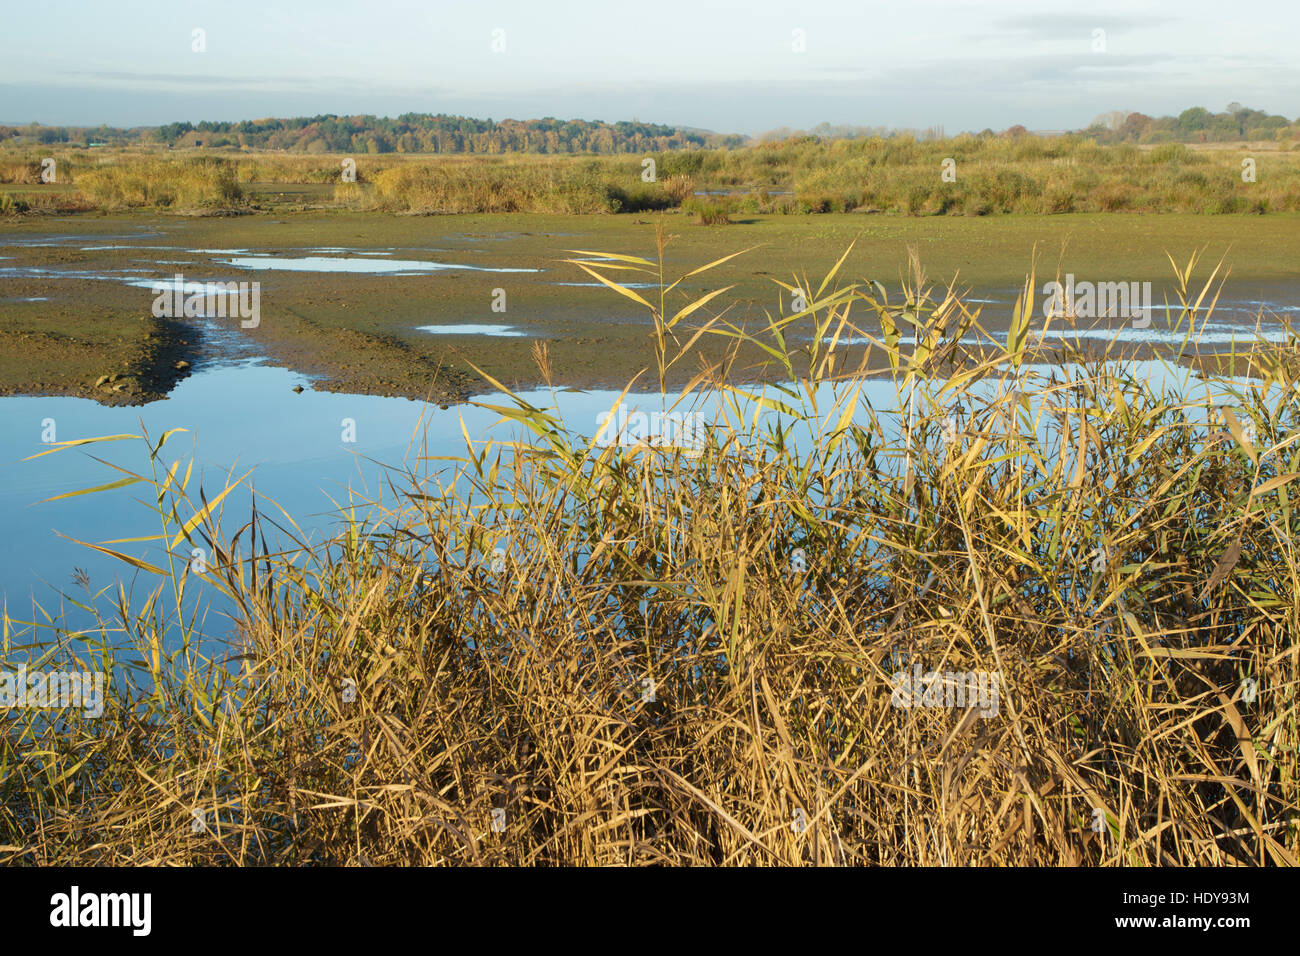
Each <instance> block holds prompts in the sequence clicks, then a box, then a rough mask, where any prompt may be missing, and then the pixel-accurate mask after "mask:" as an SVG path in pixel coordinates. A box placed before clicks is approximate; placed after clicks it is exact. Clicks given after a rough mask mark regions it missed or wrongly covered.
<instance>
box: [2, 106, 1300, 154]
mask: <svg viewBox="0 0 1300 956" xmlns="http://www.w3.org/2000/svg"><path fill="white" fill-rule="evenodd" d="M1026 133H1027V131H1026V130H1025V128H1024V127H1023V126H1013V127H1011V128H1010V129H1008V130H1005V131H1004V132H1003V134H1002V135H1004V136H1016V135H1025V134H1026ZM1082 133H1083V135H1085V136H1087V137H1089V138H1090V139H1093V140H1095V141H1097V142H1099V143H1170V142H1172V143H1222V142H1236V141H1240V140H1261V139H1272V140H1291V139H1300V119H1297V120H1296V121H1295V122H1292V121H1291V120H1288V119H1287V118H1286V117H1285V116H1278V115H1274V114H1269V113H1265V112H1264V111H1262V110H1253V109H1249V108H1247V107H1244V106H1242V105H1241V104H1240V103H1230V104H1228V108H1227V109H1226V110H1225V111H1224V112H1222V113H1211V112H1210V111H1209V110H1207V109H1204V108H1203V107H1199V106H1197V107H1193V108H1191V109H1188V110H1184V111H1183V112H1182V113H1180V114H1178V115H1177V116H1161V117H1152V116H1147V115H1146V114H1144V113H1131V112H1125V111H1119V110H1117V111H1114V112H1110V113H1106V114H1103V115H1102V116H1099V117H1097V119H1095V120H1094V121H1093V122H1092V124H1091V125H1089V126H1088V128H1087V129H1085V130H1083V131H1082ZM897 135H911V136H913V137H914V138H916V139H920V140H928V139H942V138H943V136H944V131H943V128H942V127H933V128H930V129H926V130H887V129H886V128H885V127H881V126H832V125H830V124H828V123H822V124H820V125H819V126H815V127H813V128H812V129H811V130H808V131H806V132H804V131H794V130H790V129H788V128H786V127H782V128H781V129H779V130H772V131H771V132H769V133H764V134H762V135H760V136H758V137H755V138H754V139H751V138H750V137H747V136H737V135H723V134H720V133H711V132H708V131H705V130H694V129H684V128H681V127H674V126H664V125H661V124H657V123H639V122H635V121H633V122H626V121H624V122H618V123H605V122H601V121H599V120H559V119H553V118H549V117H548V118H546V119H537V120H501V121H500V122H495V121H493V120H490V119H487V120H480V119H473V118H470V117H466V116H448V115H446V114H444V113H439V114H437V115H436V116H435V115H433V114H430V113H403V114H402V115H401V116H398V117H397V118H395V119H394V118H391V117H382V116H369V115H367V116H335V115H333V114H328V115H324V116H302V117H296V118H292V119H258V120H243V121H241V122H238V123H214V122H210V121H206V120H205V121H204V122H201V123H198V124H197V125H196V124H194V123H188V122H185V123H168V124H166V125H165V126H137V127H131V128H119V127H110V126H95V127H88V126H42V125H40V124H39V123H30V124H27V125H25V126H0V145H6V144H7V145H41V146H46V145H48V146H54V145H65V146H94V145H104V146H131V145H141V144H155V145H165V146H171V147H194V146H204V147H212V148H233V149H240V148H246V149H268V150H285V151H288V152H297V153H366V154H378V153H474V154H488V155H491V154H499V153H588V154H591V153H594V154H599V155H612V154H617V153H648V152H662V151H665V150H683V149H699V148H718V147H721V148H734V147H738V146H745V145H749V144H751V143H752V142H755V141H758V142H764V141H772V140H786V139H790V138H797V137H800V136H802V137H806V138H811V139H818V140H826V139H856V138H861V137H874V136H881V137H889V136H897ZM978 135H981V136H992V135H997V134H995V133H994V132H993V131H992V130H984V131H983V132H982V133H980V134H978Z"/></svg>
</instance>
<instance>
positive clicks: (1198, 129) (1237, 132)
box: [1084, 103, 1300, 143]
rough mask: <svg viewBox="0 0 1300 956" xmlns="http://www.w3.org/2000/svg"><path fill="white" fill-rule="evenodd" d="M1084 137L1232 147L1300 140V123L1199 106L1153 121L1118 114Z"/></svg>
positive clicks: (1231, 107) (1236, 108)
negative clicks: (1245, 142) (1236, 144)
mask: <svg viewBox="0 0 1300 956" xmlns="http://www.w3.org/2000/svg"><path fill="white" fill-rule="evenodd" d="M1084 134H1085V135H1086V136H1088V137H1089V138H1091V139H1094V140H1096V141H1097V142H1099V143H1233V142H1239V141H1242V140H1267V139H1271V140H1289V139H1300V119H1298V120H1297V121H1296V122H1292V121H1291V120H1289V119H1287V118H1286V117H1285V116H1277V115H1274V114H1269V113H1265V112H1264V111H1263V110H1252V109H1250V108H1248V107H1245V106H1242V105H1241V104H1240V103H1229V104H1228V108H1227V109H1226V110H1224V111H1223V112H1222V113H1211V112H1210V111H1209V110H1207V109H1204V108H1203V107H1200V106H1194V107H1192V108H1191V109H1187V110H1183V111H1182V112H1181V113H1179V114H1178V115H1177V116H1161V117H1158V118H1157V117H1152V116H1147V115H1146V114H1145V113H1127V112H1123V111H1115V112H1111V113H1106V114H1103V115H1102V116H1099V117H1097V118H1096V119H1095V120H1093V122H1092V125H1091V126H1089V127H1088V128H1087V129H1086V130H1084Z"/></svg>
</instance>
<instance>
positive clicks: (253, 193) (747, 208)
mask: <svg viewBox="0 0 1300 956" xmlns="http://www.w3.org/2000/svg"><path fill="white" fill-rule="evenodd" d="M46 157H49V158H52V159H54V160H55V162H56V172H57V176H58V180H57V182H62V183H65V184H71V186H72V187H73V188H74V191H75V198H76V200H77V201H79V202H81V203H83V204H85V205H86V206H87V207H89V208H95V209H116V208H121V207H124V206H135V205H142V206H148V207H151V208H158V209H185V210H188V211H202V210H211V209H227V210H241V211H256V210H258V209H272V208H275V207H277V206H282V205H283V201H282V200H277V199H276V198H275V197H276V191H277V188H278V187H286V186H293V187H312V188H311V189H310V190H308V192H307V193H306V194H305V196H306V197H307V198H308V199H309V201H310V203H311V204H313V205H317V206H321V205H324V206H331V205H337V206H346V207H361V208H367V209H374V210H380V211H398V212H416V213H474V212H484V213H489V212H534V213H617V212H643V211H648V210H661V209H678V208H680V207H681V206H682V204H683V203H685V202H687V201H688V200H690V199H691V198H692V196H693V194H694V193H696V192H701V193H716V194H719V195H714V196H712V197H711V198H710V201H711V202H715V203H717V204H719V205H721V206H722V207H723V208H722V213H723V214H726V213H738V214H739V213H746V214H751V215H758V214H763V215H768V214H788V213H794V214H803V213H826V212H852V211H859V212H878V213H888V214H895V215H919V216H932V215H967V216H984V215H993V214H1005V213H1044V214H1062V213H1071V212H1125V211H1127V212H1196V213H1211V214H1213V213H1222V214H1228V213H1267V212H1286V211H1300V151H1297V150H1296V149H1295V148H1293V147H1292V145H1291V144H1288V143H1253V144H1240V145H1237V146H1233V145H1230V144H1215V146H1214V147H1213V148H1201V149H1192V148H1189V147H1188V146H1185V145H1182V144H1179V143H1163V144H1159V145H1155V146H1150V147H1139V146H1136V145H1133V144H1129V143H1125V144H1117V145H1099V144H1098V143H1096V142H1093V141H1092V140H1089V139H1086V138H1084V137H1081V136H1062V137H1055V138H1043V137H1036V136H1029V135H1021V136H993V135H978V136H972V135H964V136H960V137H953V138H950V139H946V140H925V141H918V140H915V139H912V138H910V137H893V138H889V139H882V138H870V139H840V140H834V139H826V140H823V139H819V138H817V137H801V138H795V139H790V140H785V141H780V142H771V143H762V144H759V145H755V146H748V147H744V148H735V149H711V150H676V151H663V152H654V153H649V154H647V155H646V156H588V157H583V156H542V155H529V154H509V155H504V156H498V157H494V156H441V155H418V154H393V153H389V154H380V155H359V156H355V157H354V156H345V155H342V154H340V155H334V156H301V155H288V154H283V153H274V152H269V153H256V152H240V151H238V150H156V149H155V150H152V151H151V150H147V149H143V148H137V149H121V150H112V151H107V150H105V151H88V150H74V149H66V148H64V149H50V150H49V151H48V152H42V151H40V149H39V148H35V147H31V148H26V149H19V148H15V147H10V148H9V149H7V150H5V151H4V152H3V153H0V184H4V183H7V184H11V185H25V186H39V185H40V184H41V182H42V180H41V168H42V167H41V162H42V160H43V159H44V158H46ZM647 159H652V160H653V161H654V170H653V176H654V178H653V180H647V179H645V178H643V174H644V175H646V176H648V175H649V172H650V171H649V170H648V169H647V167H646V165H645V160H647ZM1245 161H1249V163H1251V164H1253V166H1252V168H1251V170H1250V172H1249V176H1244V175H1243V174H1244V173H1246V172H1247V170H1246V169H1245V167H1244V166H1243V162H1245ZM347 163H352V164H354V168H353V167H349V168H348V173H349V179H348V180H347V181H345V179H344V167H345V164H347ZM352 172H355V181H353V180H351V174H352ZM1247 179H1249V181H1247ZM57 182H56V183H55V184H52V187H53V188H52V189H51V191H53V189H56V188H57ZM23 195H26V193H22V194H20V193H19V192H17V191H15V190H13V189H9V188H6V189H0V204H3V203H8V206H5V205H0V212H3V211H8V212H10V213H16V212H21V211H22V209H21V208H20V206H21V204H23V203H26V204H28V208H32V209H37V208H40V207H39V206H38V205H32V201H31V199H30V198H29V199H24V198H23ZM294 195H296V196H297V197H298V198H299V200H301V199H302V198H303V196H304V194H303V193H302V192H301V191H296V192H295V193H294ZM3 197H8V198H7V199H6V198H3Z"/></svg>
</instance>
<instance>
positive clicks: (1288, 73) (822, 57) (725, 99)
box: [0, 0, 1300, 133]
mask: <svg viewBox="0 0 1300 956" xmlns="http://www.w3.org/2000/svg"><path fill="white" fill-rule="evenodd" d="M4 25H5V30H4V33H3V35H0V122H9V123H12V122H21V123H26V122H30V121H36V122H40V123H45V124H71V125H96V124H98V123H101V122H103V123H107V124H109V125H115V126H116V125H121V126H126V125H157V124H161V123H166V122H171V121H175V120H190V121H198V120H202V119H214V120H238V119H253V118H258V117H264V116H301V115H313V114H317V113H375V114H379V115H390V116H392V115H397V114H399V113H403V112H407V111H415V112H429V113H438V112H447V113H458V114H464V115H469V116H476V117H484V118H486V117H491V118H492V119H504V118H515V119H525V118H534V117H540V116H559V117H564V118H571V117H577V118H583V119H603V120H610V121H613V120H620V119H633V118H635V119H640V120H642V121H648V122H660V123H669V124H674V125H684V126H696V127H704V128H708V129H714V130H718V131H722V132H741V133H757V132H761V131H764V130H768V129H772V128H775V127H780V126H790V127H802V128H807V127H811V126H813V125H815V124H817V123H820V122H823V121H826V122H831V123H836V124H841V123H847V124H855V125H864V126H877V125H884V126H898V127H927V126H937V125H942V126H943V127H945V129H946V130H947V131H948V132H949V133H952V132H956V131H959V130H964V129H974V130H979V129H983V128H985V127H992V128H994V129H1002V128H1005V127H1007V126H1010V125H1012V124H1013V123H1023V124H1024V125H1026V126H1028V127H1030V128H1031V129H1058V128H1076V127H1080V126H1083V125H1086V124H1087V123H1088V121H1089V120H1091V119H1092V118H1093V117H1095V116H1097V115H1098V114H1100V113H1103V112H1106V111H1109V110H1114V109H1125V110H1140V111H1142V112H1146V113H1151V114H1155V115H1159V114H1165V113H1177V112H1180V111H1181V110H1183V109H1185V108H1186V107H1188V106H1205V107H1207V108H1209V109H1212V110H1218V109H1222V108H1223V107H1224V106H1225V105H1226V104H1227V103H1228V102H1230V101H1233V100H1236V101H1239V102H1241V103H1245V104H1246V105H1248V106H1253V107H1256V108H1259V109H1266V110H1268V111H1270V112H1274V113H1282V114H1284V115H1286V116H1288V117H1294V116H1295V115H1296V114H1297V113H1300V105H1298V104H1300V56H1297V55H1296V52H1295V49H1296V43H1297V40H1296V38H1297V36H1300V3H1297V2H1296V0H1266V2H1254V3H1240V2H1238V3H1223V2H1222V0H1213V2H1212V0H1124V2H1117V3H1116V2H1109V0H1102V2H1101V3H1100V4H1092V3H1084V2H1075V3H1067V2H1056V0H872V2H861V0H859V2H856V3H855V2H847V0H822V2H818V0H807V2H801V3H784V2H772V0H748V2H744V3H729V4H722V3H709V2H705V0H690V2H682V0H645V2H641V3H638V2H636V0H616V2H615V0H598V2H591V0H545V2H543V0H527V2H513V0H512V2H472V3H471V2H465V0H454V2H445V0H435V2H424V3H419V2H413V0H364V2H345V0H281V2H275V0H111V2H104V0H44V2H42V3H23V4H19V3H16V2H15V3H10V4H7V5H6V10H5V13H4ZM196 28H199V29H203V30H204V31H205V33H206V51H205V52H203V53H196V52H194V50H193V49H192V46H193V41H192V36H193V31H194V30H195V29H196ZM494 30H502V31H504V41H505V49H504V51H503V52H493V49H492V44H493V31H494ZM796 30H801V31H803V34H802V36H803V40H804V45H805V51H804V52H802V53H797V52H795V50H794V47H795V46H796V40H797V35H796V33H795V31H796ZM1097 30H1103V31H1105V34H1104V40H1105V44H1104V45H1105V49H1104V52H1101V51H1094V49H1093V46H1094V31H1097ZM498 36H500V35H499V34H498Z"/></svg>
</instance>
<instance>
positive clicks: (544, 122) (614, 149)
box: [0, 113, 746, 154]
mask: <svg viewBox="0 0 1300 956" xmlns="http://www.w3.org/2000/svg"><path fill="white" fill-rule="evenodd" d="M6 140H8V141H16V142H27V143H35V144H41V145H55V144H66V145H85V146H89V145H91V144H92V143H103V144H104V145H108V146H123V145H133V144H142V143H144V144H147V143H156V144H163V145H167V146H175V147H185V146H198V145H202V146H207V147H214V148H221V147H234V148H249V149H274V150H288V151H291V152H299V153H345V152H346V153H369V154H377V153H479V154H494V153H596V154H615V153H645V152H657V151H663V150H671V149H692V148H701V147H706V146H724V147H725V146H740V145H743V144H744V143H745V141H746V138H745V137H743V136H722V135H719V134H716V133H707V132H703V131H698V130H684V129H679V128H677V127H673V126H663V125H660V124H656V123H638V122H619V123H605V122H601V121H599V120H596V121H590V120H559V119H552V118H547V119H538V120H502V121H500V122H494V121H492V120H490V119H489V120H480V119H472V118H469V117H465V116H447V115H445V114H438V115H437V116H434V115H431V114H428V113H404V114H402V115H401V116H398V117H397V118H396V119H393V118H390V117H377V116H335V115H332V114H331V115H325V116H311V117H298V118H294V119H258V120H244V121H242V122H238V123H215V122H209V121H204V122H202V123H198V124H197V125H196V124H194V123H168V124H166V125H165V126H158V127H135V128H132V129H117V128H112V127H107V126H99V127H95V128H93V129H92V128H86V127H67V126H41V125H39V124H36V123H33V124H30V125H28V126H0V143H3V142H5V141H6Z"/></svg>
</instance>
